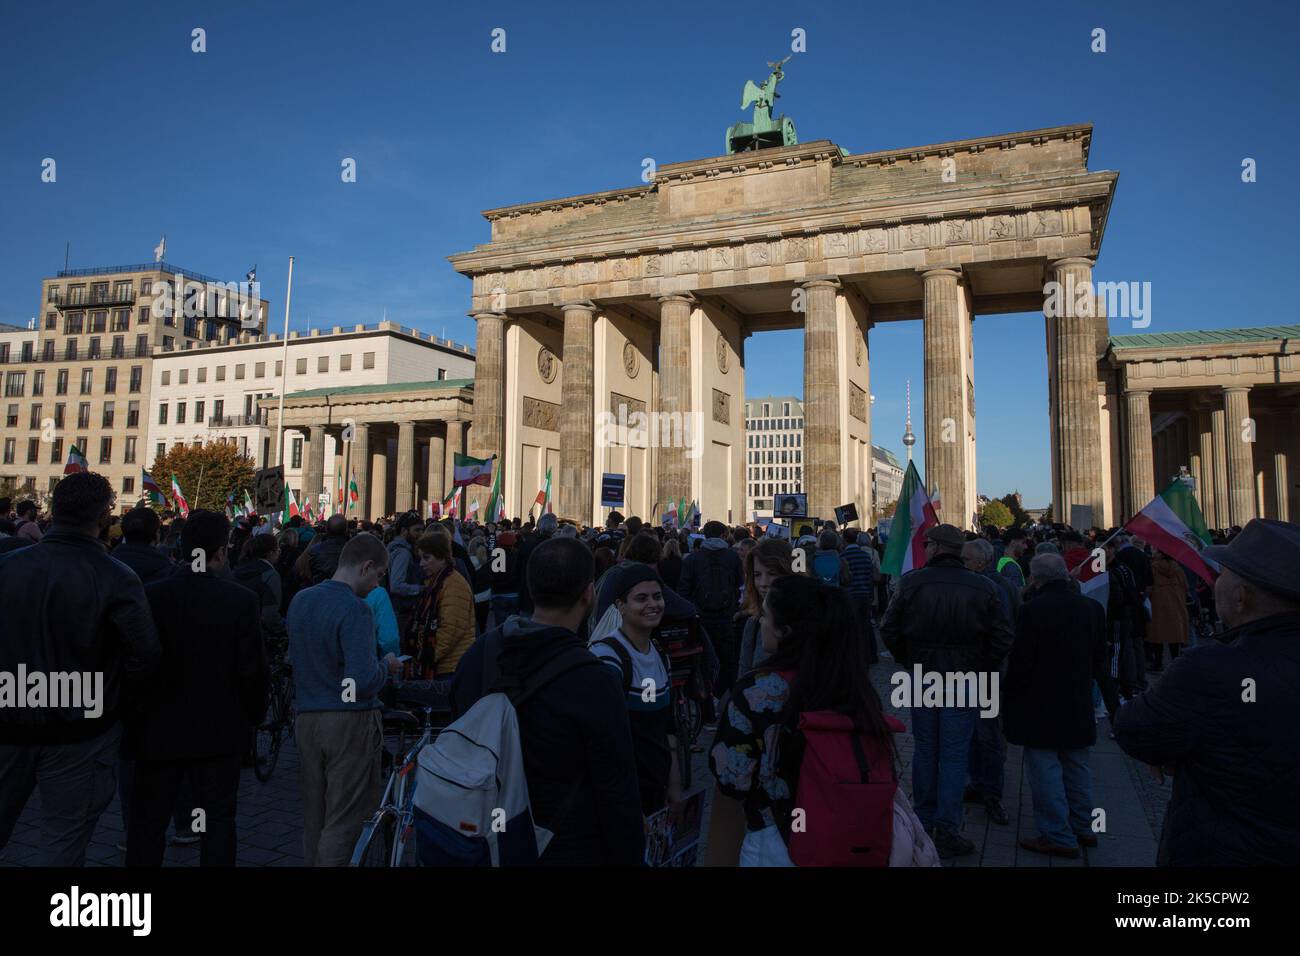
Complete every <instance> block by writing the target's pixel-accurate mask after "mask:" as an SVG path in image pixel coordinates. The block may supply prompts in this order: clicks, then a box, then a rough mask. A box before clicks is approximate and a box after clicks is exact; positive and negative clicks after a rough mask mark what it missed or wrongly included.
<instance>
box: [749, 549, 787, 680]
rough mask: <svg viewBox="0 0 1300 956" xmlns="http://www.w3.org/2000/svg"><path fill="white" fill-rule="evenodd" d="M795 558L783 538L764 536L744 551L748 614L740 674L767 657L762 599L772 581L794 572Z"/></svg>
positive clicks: (764, 598)
mask: <svg viewBox="0 0 1300 956" xmlns="http://www.w3.org/2000/svg"><path fill="white" fill-rule="evenodd" d="M793 558H794V555H793V552H792V551H791V548H790V542H789V541H786V540H785V539H783V538H764V539H763V540H762V541H760V542H759V543H758V544H756V545H754V546H753V547H752V548H750V549H749V551H748V552H746V554H745V558H744V562H743V563H744V567H745V592H744V595H743V596H742V598H741V605H740V612H741V614H743V615H745V630H744V632H743V633H742V634H741V637H740V661H739V667H738V676H740V677H744V676H745V675H746V674H748V673H749V672H750V671H752V670H753V669H754V668H755V667H757V666H758V665H760V664H762V663H763V662H764V661H765V660H767V658H768V652H767V651H766V650H764V649H763V642H762V639H761V638H760V636H759V630H760V622H761V621H762V617H763V601H764V600H766V599H767V592H768V591H769V590H770V589H771V587H772V582H773V581H775V580H776V579H777V578H783V577H785V576H786V575H789V574H793V573H794V571H793V570H792V569H791V562H792V561H793Z"/></svg>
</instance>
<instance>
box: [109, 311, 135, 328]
mask: <svg viewBox="0 0 1300 956" xmlns="http://www.w3.org/2000/svg"><path fill="white" fill-rule="evenodd" d="M130 327H131V311H130V310H129V309H118V310H117V311H115V312H114V313H113V331H114V332H125V331H126V330H127V329H129V328H130Z"/></svg>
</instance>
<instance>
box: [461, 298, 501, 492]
mask: <svg viewBox="0 0 1300 956" xmlns="http://www.w3.org/2000/svg"><path fill="white" fill-rule="evenodd" d="M471 317H472V318H473V319H474V320H475V322H476V323H477V325H478V344H477V349H476V352H475V355H474V433H473V436H472V438H473V441H472V443H471V444H470V451H469V454H471V455H473V456H474V457H475V458H491V457H492V456H493V455H497V456H499V458H498V461H504V460H505V434H506V359H505V356H506V337H505V322H506V317H505V316H504V315H501V314H500V313H498V312H473V313H471ZM471 490H472V491H473V492H474V497H475V498H477V499H478V500H479V508H480V509H486V508H487V499H488V496H489V494H490V493H491V492H490V489H488V488H483V487H481V486H480V487H476V488H473V489H471Z"/></svg>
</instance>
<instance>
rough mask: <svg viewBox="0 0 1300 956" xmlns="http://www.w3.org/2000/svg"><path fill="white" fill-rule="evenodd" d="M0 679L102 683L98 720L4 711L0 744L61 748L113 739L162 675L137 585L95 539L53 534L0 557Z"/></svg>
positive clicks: (34, 710) (70, 712)
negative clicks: (63, 676)
mask: <svg viewBox="0 0 1300 956" xmlns="http://www.w3.org/2000/svg"><path fill="white" fill-rule="evenodd" d="M0 609H3V610H2V611H0V671H3V672H6V673H8V674H13V675H17V674H18V672H19V665H22V667H23V669H24V670H25V672H26V673H27V674H28V675H31V674H33V673H36V672H40V673H43V674H45V675H51V674H57V673H76V674H85V673H89V674H92V675H94V674H102V675H103V677H102V681H103V683H102V697H101V699H100V702H99V703H100V705H101V706H102V713H101V715H100V716H98V717H94V718H88V717H87V716H86V715H85V709H84V708H75V707H67V708H63V709H55V708H53V707H0V743H9V744H58V743H71V742H74V741H79V740H89V739H91V738H92V737H97V736H99V735H100V734H101V733H103V732H105V731H107V730H109V729H110V728H111V727H112V726H113V725H114V723H115V722H116V721H117V720H118V719H119V718H120V717H121V716H122V710H123V708H124V706H125V705H126V704H129V702H130V700H131V698H133V697H136V695H137V693H138V691H139V690H140V688H141V687H142V686H143V685H144V684H145V683H146V682H147V681H148V680H149V678H150V677H151V676H152V674H153V672H154V671H155V669H156V668H157V666H158V663H159V660H160V658H161V656H162V648H161V646H160V645H159V643H158V634H157V631H156V630H155V629H154V623H153V616H152V614H151V613H150V610H149V602H148V601H147V600H146V599H145V593H144V586H143V585H142V584H141V583H140V578H139V577H137V576H136V573H135V572H134V571H132V570H131V569H130V568H129V567H127V566H126V565H125V564H123V563H122V562H120V561H118V560H117V559H115V558H112V557H110V556H109V555H108V554H107V552H106V551H105V549H104V545H103V544H102V543H100V541H99V540H98V539H97V538H93V537H91V536H90V535H86V534H81V533H79V532H76V531H70V530H67V529H64V528H58V527H56V528H53V529H51V530H50V531H49V532H47V533H46V535H45V537H43V538H42V539H41V540H40V542H39V543H37V544H34V545H31V546H30V547H26V548H19V549H18V550H16V551H10V552H8V553H6V554H4V555H0Z"/></svg>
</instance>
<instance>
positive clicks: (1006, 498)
mask: <svg viewBox="0 0 1300 956" xmlns="http://www.w3.org/2000/svg"><path fill="white" fill-rule="evenodd" d="M998 501H1000V502H1002V503H1003V504H1004V505H1006V506H1007V510H1008V511H1010V512H1011V527H1013V528H1019V527H1023V526H1024V525H1026V524H1028V523H1029V515H1028V513H1027V512H1026V511H1025V509H1024V508H1023V507H1022V506H1021V504H1020V499H1019V498H1018V497H1017V496H1016V493H1015V492H1014V491H1013V492H1011V493H1010V494H1006V495H1003V496H1002V497H1001V498H999V499H998Z"/></svg>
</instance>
